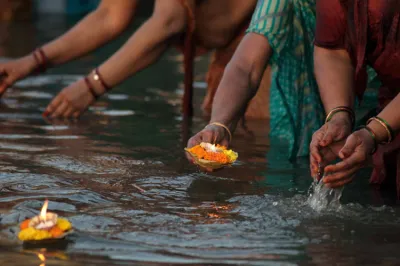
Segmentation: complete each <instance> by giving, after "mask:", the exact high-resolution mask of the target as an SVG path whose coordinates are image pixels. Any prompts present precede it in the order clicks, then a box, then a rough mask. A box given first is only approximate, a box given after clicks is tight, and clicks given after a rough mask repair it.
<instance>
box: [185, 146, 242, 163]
mask: <svg viewBox="0 0 400 266" xmlns="http://www.w3.org/2000/svg"><path fill="white" fill-rule="evenodd" d="M185 150H186V151H187V152H188V153H189V154H190V155H191V156H192V157H193V159H194V161H195V163H196V164H198V165H200V166H202V167H205V168H212V169H218V168H221V167H224V166H227V165H230V164H232V163H234V162H235V161H236V159H237V158H238V154H237V153H236V152H234V151H232V150H228V149H227V148H226V147H224V146H221V145H218V144H217V145H215V144H211V143H205V142H202V143H200V144H199V145H196V146H194V147H192V148H189V149H188V148H186V149H185Z"/></svg>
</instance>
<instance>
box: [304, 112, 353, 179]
mask: <svg viewBox="0 0 400 266" xmlns="http://www.w3.org/2000/svg"><path fill="white" fill-rule="evenodd" d="M351 129H352V121H351V119H350V117H349V115H348V114H347V113H338V114H336V115H335V116H334V117H333V118H332V120H330V121H329V122H327V123H325V124H324V125H323V126H322V127H321V128H320V129H319V130H317V131H316V132H315V133H314V134H313V136H312V140H311V143H310V170H311V175H312V176H316V175H317V173H318V169H319V164H321V163H322V162H323V161H324V159H323V156H322V154H321V152H320V150H321V149H322V148H324V147H328V146H330V145H332V144H333V143H335V142H339V141H341V140H343V139H345V138H346V137H348V136H349V135H350V134H351Z"/></svg>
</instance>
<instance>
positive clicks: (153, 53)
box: [99, 16, 184, 86]
mask: <svg viewBox="0 0 400 266" xmlns="http://www.w3.org/2000/svg"><path fill="white" fill-rule="evenodd" d="M169 26H170V25H168V23H166V22H165V20H164V19H163V18H159V17H157V16H156V17H153V18H151V19H149V20H148V21H147V22H145V23H144V24H143V25H142V27H141V28H140V29H139V30H138V31H136V32H135V34H134V35H133V36H132V37H131V38H130V39H129V40H128V41H127V43H126V44H125V45H124V46H123V47H122V48H121V49H120V50H118V51H117V52H116V53H115V54H114V55H113V56H112V57H111V58H109V59H108V60H107V61H106V62H104V63H103V64H102V65H101V66H100V67H99V71H100V72H101V73H102V74H103V77H104V79H105V80H106V81H107V83H108V84H109V85H110V86H115V85H117V84H118V83H120V82H122V81H123V80H125V79H126V78H128V77H129V76H131V75H133V74H135V73H137V72H138V71H140V70H142V69H144V68H146V67H147V66H149V65H151V64H152V63H154V62H155V61H157V60H158V58H159V57H160V55H161V54H162V53H163V52H164V51H165V49H166V48H167V47H168V46H169V44H170V43H171V42H172V40H173V38H174V37H175V36H176V34H177V33H178V32H179V31H180V30H181V29H183V27H184V26H183V25H182V26H178V27H176V28H175V27H174V28H173V29H171V28H170V27H169Z"/></svg>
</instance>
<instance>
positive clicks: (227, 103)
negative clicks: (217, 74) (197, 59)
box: [211, 33, 272, 131]
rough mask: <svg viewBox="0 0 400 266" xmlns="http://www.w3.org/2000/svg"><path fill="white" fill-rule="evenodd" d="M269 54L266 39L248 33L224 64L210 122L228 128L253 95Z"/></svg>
mask: <svg viewBox="0 0 400 266" xmlns="http://www.w3.org/2000/svg"><path fill="white" fill-rule="evenodd" d="M271 53H272V50H271V47H270V45H269V43H268V40H267V39H266V38H265V37H264V36H261V35H258V34H255V33H248V34H246V36H245V37H244V38H243V40H242V41H241V43H240V45H239V47H238V48H237V49H236V52H235V54H234V56H233V58H232V60H231V61H230V63H229V64H228V66H227V68H226V70H225V72H224V76H223V77H222V80H221V83H220V85H219V87H218V90H217V92H216V94H215V98H214V102H213V107H212V114H211V123H212V122H219V123H223V124H225V125H226V126H228V127H230V129H231V130H232V131H234V129H235V128H236V124H237V122H238V121H239V120H240V118H241V117H242V115H243V114H244V113H245V111H246V107H247V105H248V103H249V101H250V100H251V98H252V97H253V96H254V95H255V94H256V92H257V90H258V87H259V85H260V82H261V79H262V76H263V73H264V70H265V67H266V65H267V63H268V61H269V57H270V55H271Z"/></svg>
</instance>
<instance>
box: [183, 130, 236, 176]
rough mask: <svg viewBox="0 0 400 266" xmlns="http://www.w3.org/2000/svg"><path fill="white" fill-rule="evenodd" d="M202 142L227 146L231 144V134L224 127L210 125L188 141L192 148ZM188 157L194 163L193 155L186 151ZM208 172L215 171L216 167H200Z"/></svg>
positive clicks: (188, 145)
mask: <svg viewBox="0 0 400 266" xmlns="http://www.w3.org/2000/svg"><path fill="white" fill-rule="evenodd" d="M201 142H207V143H213V144H220V145H223V146H225V147H228V146H229V135H228V133H227V132H226V130H225V129H224V128H223V127H220V126H216V125H208V126H207V127H205V128H204V129H203V130H202V131H200V132H199V133H197V134H196V135H194V136H193V137H191V138H190V139H189V141H188V144H187V147H188V148H191V147H193V146H196V145H199V144H200V143H201ZM186 158H187V159H188V160H189V161H190V162H192V163H194V160H193V157H192V156H191V155H190V154H188V153H186ZM200 168H201V169H202V170H204V171H206V172H214V171H216V170H215V169H212V168H204V167H200Z"/></svg>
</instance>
